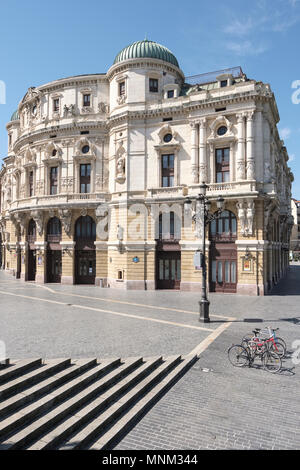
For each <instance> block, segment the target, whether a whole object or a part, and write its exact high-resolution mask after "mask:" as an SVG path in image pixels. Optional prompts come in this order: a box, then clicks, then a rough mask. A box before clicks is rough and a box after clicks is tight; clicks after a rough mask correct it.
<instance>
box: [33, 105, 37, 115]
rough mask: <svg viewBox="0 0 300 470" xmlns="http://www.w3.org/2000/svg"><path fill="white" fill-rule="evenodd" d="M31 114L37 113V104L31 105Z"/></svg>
mask: <svg viewBox="0 0 300 470" xmlns="http://www.w3.org/2000/svg"><path fill="white" fill-rule="evenodd" d="M32 114H33V116H36V114H37V106H36V105H34V106H33V107H32Z"/></svg>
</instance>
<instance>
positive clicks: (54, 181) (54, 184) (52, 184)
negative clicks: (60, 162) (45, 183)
mask: <svg viewBox="0 0 300 470" xmlns="http://www.w3.org/2000/svg"><path fill="white" fill-rule="evenodd" d="M54 169H56V177H55V178H53V175H52V172H53V170H54ZM58 171H59V167H58V166H51V167H50V168H49V184H50V187H49V192H50V196H55V195H56V194H58ZM54 188H56V191H55V192H52V189H54Z"/></svg>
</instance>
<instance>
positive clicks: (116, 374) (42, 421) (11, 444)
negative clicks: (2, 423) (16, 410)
mask: <svg viewBox="0 0 300 470" xmlns="http://www.w3.org/2000/svg"><path fill="white" fill-rule="evenodd" d="M116 363H118V364H120V359H117V360H115V361H113V362H112V361H108V362H106V364H105V363H103V364H104V365H102V366H101V365H100V366H98V367H96V368H95V369H99V372H100V369H101V368H102V372H103V369H104V368H106V370H107V371H108V370H110V369H111V368H112V365H113V364H116ZM141 363H142V359H141V358H132V359H129V360H128V361H126V362H125V363H124V364H122V365H119V367H118V368H117V369H116V370H113V371H112V372H110V373H108V374H107V375H105V376H104V377H103V378H102V379H100V377H99V376H100V374H99V372H98V380H97V381H96V382H93V383H92V384H91V385H89V386H88V387H87V388H84V387H82V381H80V385H81V390H82V389H83V390H82V391H78V392H77V390H76V388H74V387H73V388H72V393H67V396H68V397H69V396H70V395H71V398H69V399H68V400H67V401H64V402H63V403H62V404H61V405H59V406H56V407H55V408H54V409H52V410H50V411H49V412H47V413H46V414H42V413H41V411H45V410H46V409H47V408H48V409H49V408H53V406H55V405H56V404H57V403H58V401H57V400H56V401H55V402H54V401H53V398H50V399H49V398H47V397H45V398H44V399H42V400H48V402H49V400H50V403H48V402H47V401H46V403H45V402H44V403H42V404H39V413H38V414H35V415H34V417H35V418H37V419H35V421H33V422H32V423H31V424H29V425H27V426H26V427H25V429H20V430H19V432H17V433H16V434H13V435H10V436H9V437H8V439H6V440H5V441H4V442H2V443H1V448H2V449H12V450H13V449H23V448H24V447H26V446H27V445H29V444H31V442H32V441H34V440H35V439H37V438H38V437H39V435H40V434H41V433H44V432H46V431H47V430H48V429H49V428H50V427H51V426H53V425H55V424H56V423H59V422H60V421H62V420H63V419H65V418H66V417H67V416H68V415H69V414H71V413H74V412H76V411H77V410H78V409H79V408H80V407H82V406H84V404H86V403H87V401H88V400H90V399H92V398H93V397H94V396H95V395H97V394H98V393H101V391H103V390H107V389H108V388H109V387H110V386H111V385H112V384H113V383H114V382H115V381H117V380H119V379H120V377H122V376H123V375H124V374H126V373H128V372H129V371H131V370H132V369H134V368H136V367H138V366H139V365H140V364H141ZM84 375H85V374H84ZM95 378H96V377H95ZM99 379H100V380H99ZM77 386H78V384H77ZM64 387H67V389H66V390H65V392H68V384H66V386H64ZM64 387H63V388H64ZM59 390H60V389H58V390H57V391H56V392H54V393H52V394H51V395H50V396H52V397H53V396H54V395H55V394H57V392H58V391H59ZM76 392H77V393H76ZM74 393H76V394H75V395H74ZM60 398H61V395H60ZM61 401H62V400H60V402H61ZM45 405H46V407H45ZM33 406H35V403H34V404H33ZM27 408H30V407H27ZM33 411H34V410H33ZM21 413H23V410H22V411H21ZM31 413H32V410H29V411H27V412H26V413H25V415H23V417H21V418H19V420H18V421H19V423H18V424H19V425H21V424H23V425H24V424H25V423H26V421H27V420H26V419H24V417H25V418H26V416H28V415H30V414H31ZM11 418H13V416H12V417H11ZM9 424H10V425H11V424H12V422H10V423H9ZM26 424H27V423H26ZM10 430H12V428H11V427H10ZM0 431H1V427H0Z"/></svg>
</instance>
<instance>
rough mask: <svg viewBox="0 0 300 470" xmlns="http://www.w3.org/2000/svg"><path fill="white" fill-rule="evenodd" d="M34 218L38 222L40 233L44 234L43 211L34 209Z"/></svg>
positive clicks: (32, 214) (37, 226)
mask: <svg viewBox="0 0 300 470" xmlns="http://www.w3.org/2000/svg"><path fill="white" fill-rule="evenodd" d="M31 216H32V218H33V220H34V221H35V223H36V228H37V231H38V234H39V235H40V236H41V235H42V234H43V212H42V211H33V212H32V213H31Z"/></svg>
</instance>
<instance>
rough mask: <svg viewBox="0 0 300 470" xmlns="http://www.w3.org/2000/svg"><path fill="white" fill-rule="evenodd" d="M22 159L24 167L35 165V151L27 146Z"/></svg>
mask: <svg viewBox="0 0 300 470" xmlns="http://www.w3.org/2000/svg"><path fill="white" fill-rule="evenodd" d="M24 159H25V162H24V167H31V166H36V153H35V151H33V150H31V149H30V148H29V147H28V149H27V150H26V152H25V155H24Z"/></svg>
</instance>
